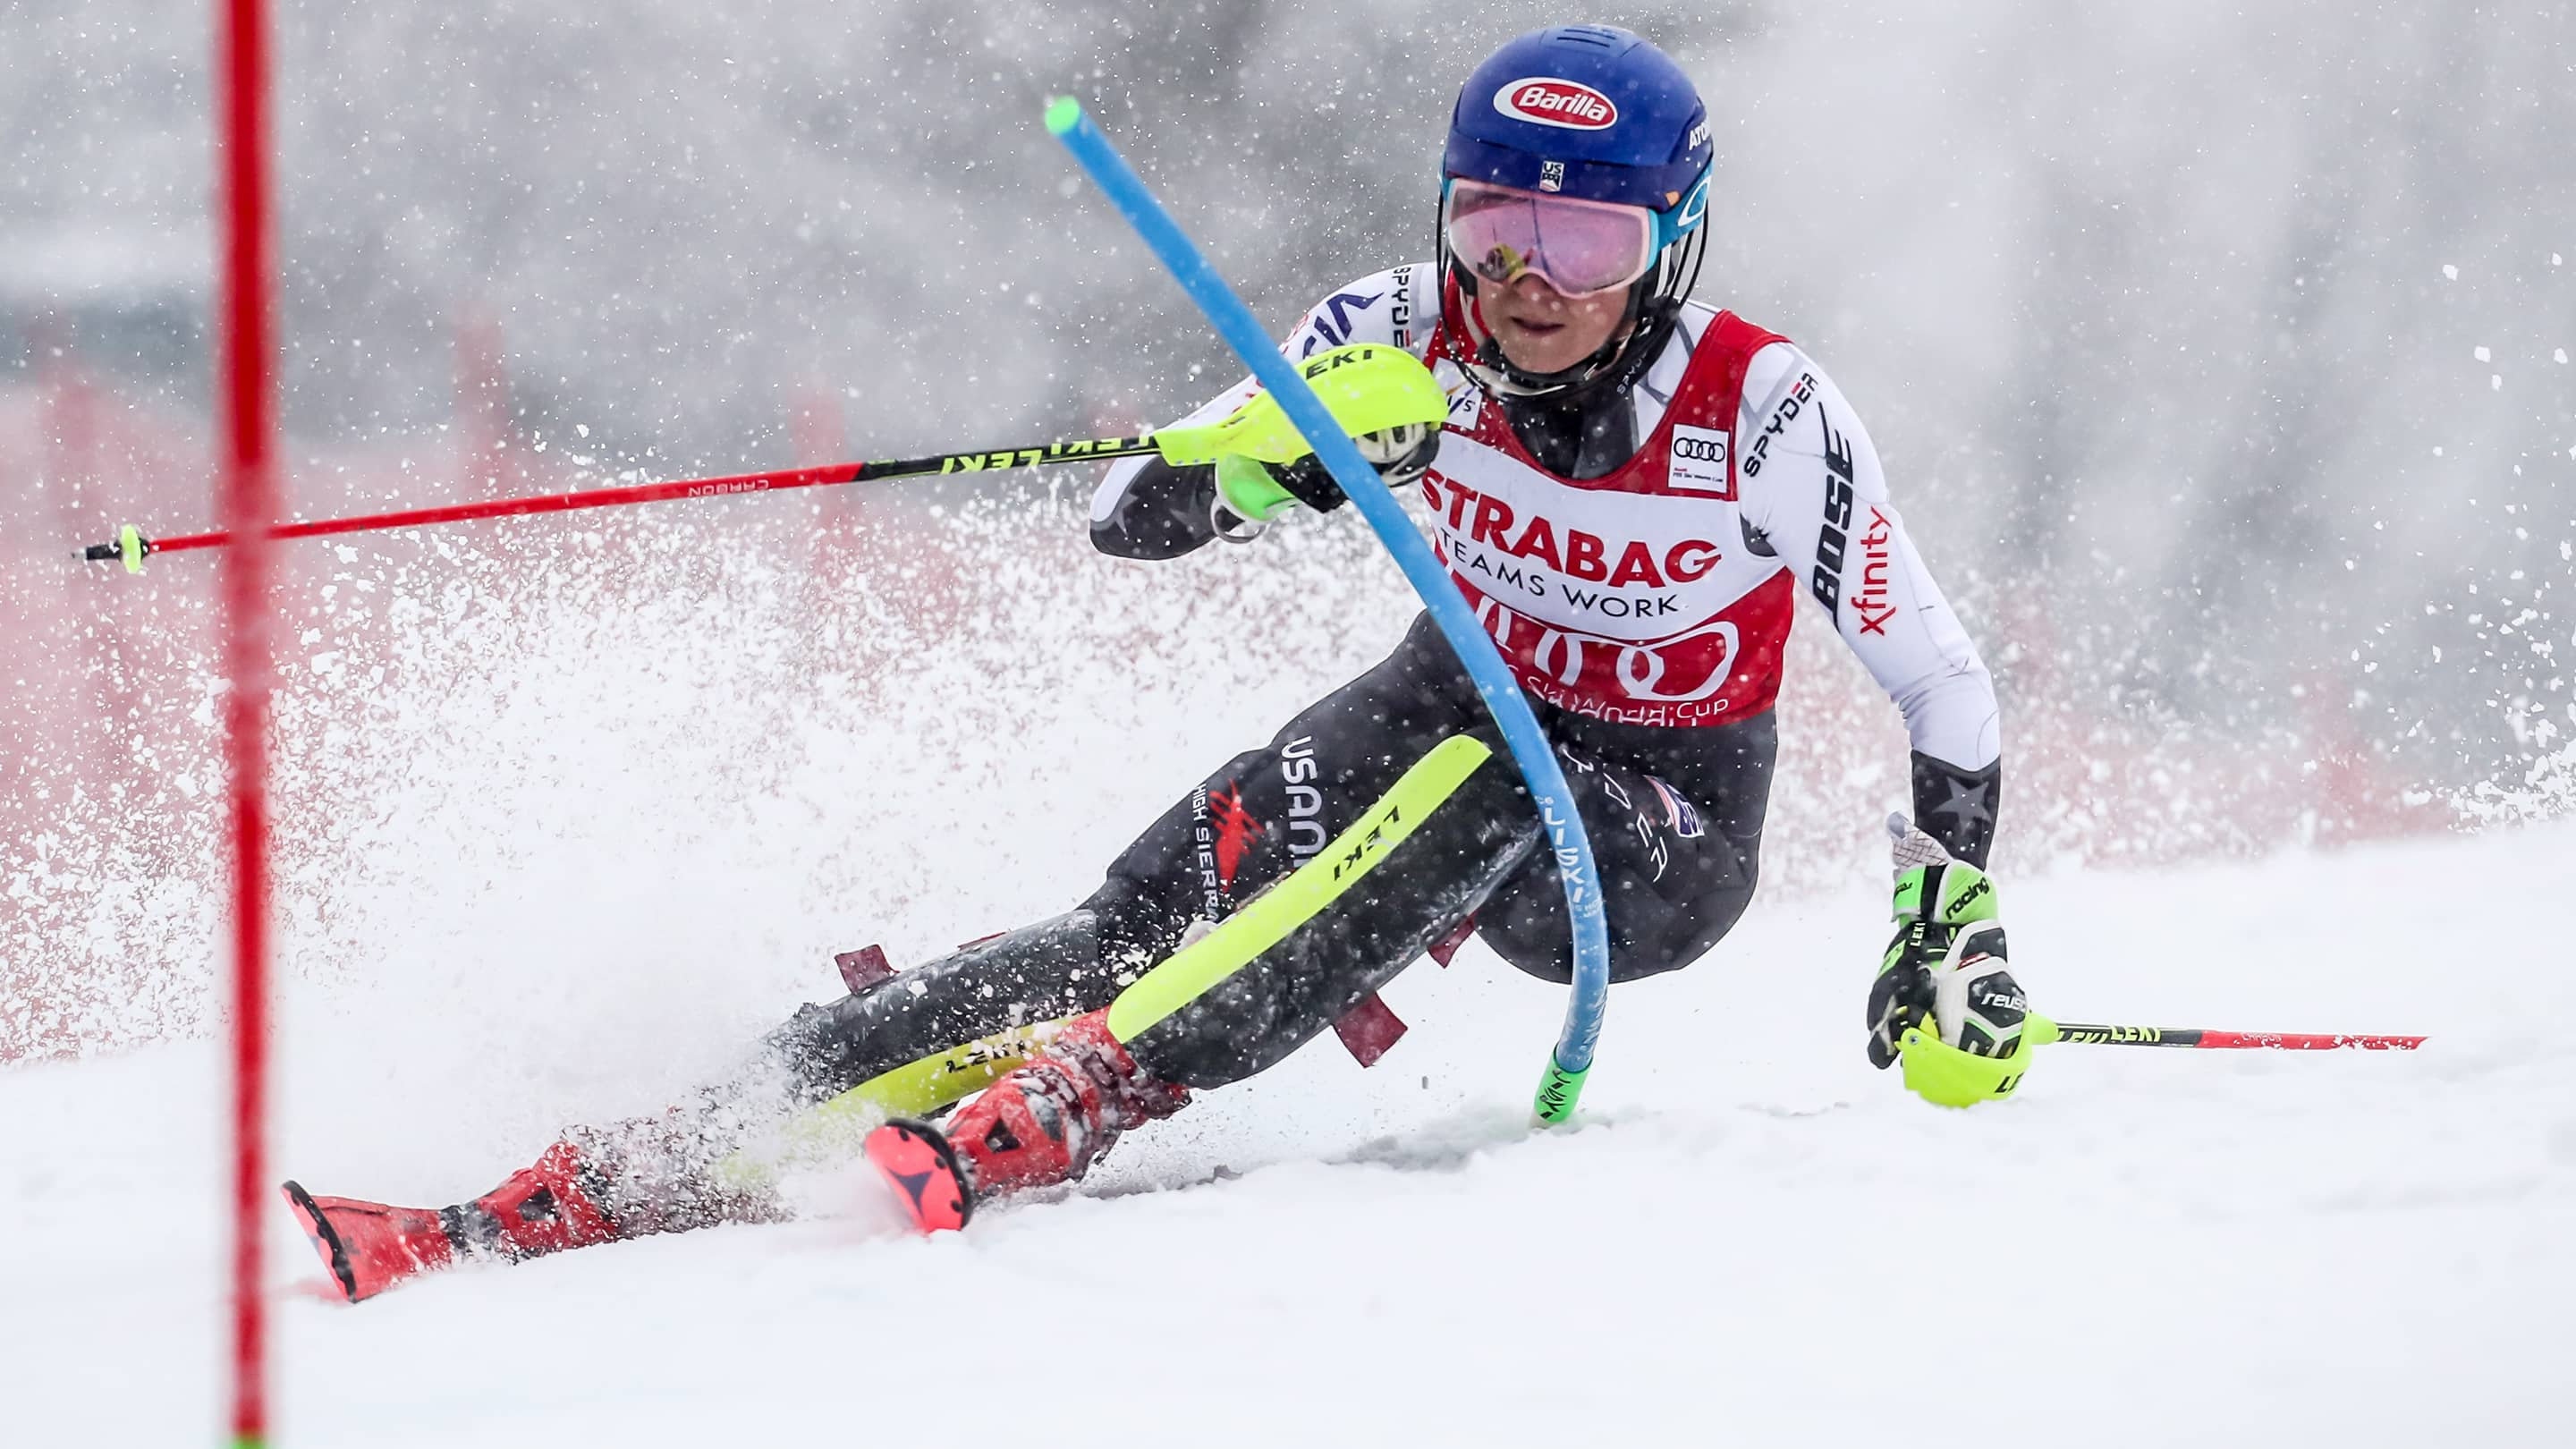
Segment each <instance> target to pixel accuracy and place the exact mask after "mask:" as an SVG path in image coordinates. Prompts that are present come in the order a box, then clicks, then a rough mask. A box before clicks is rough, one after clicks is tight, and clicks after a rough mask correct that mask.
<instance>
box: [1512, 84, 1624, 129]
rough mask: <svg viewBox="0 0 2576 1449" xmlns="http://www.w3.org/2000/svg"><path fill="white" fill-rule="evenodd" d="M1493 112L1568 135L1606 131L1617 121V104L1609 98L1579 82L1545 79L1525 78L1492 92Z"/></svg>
mask: <svg viewBox="0 0 2576 1449" xmlns="http://www.w3.org/2000/svg"><path fill="white" fill-rule="evenodd" d="M1494 109H1495V110H1497V111H1500V112H1502V113H1503V114H1504V115H1506V116H1509V117H1511V118H1512V119H1513V120H1516V121H1536V122H1537V123H1538V124H1540V125H1542V126H1562V127H1564V128H1565V129H1567V130H1569V131H1606V130H1609V129H1610V128H1611V127H1612V126H1614V125H1616V124H1618V120H1619V107H1618V104H1617V103H1616V102H1614V101H1612V100H1611V99H1610V98H1609V97H1608V96H1605V95H1603V94H1601V93H1600V92H1599V91H1596V90H1594V89H1593V88H1592V87H1590V86H1588V85H1585V84H1584V83H1582V82H1581V81H1570V80H1560V79H1558V78H1557V77H1555V76H1545V75H1534V76H1528V77H1524V78H1523V79H1520V80H1516V81H1513V82H1512V83H1511V84H1510V85H1507V86H1505V87H1503V88H1502V89H1501V90H1498V91H1496V92H1494Z"/></svg>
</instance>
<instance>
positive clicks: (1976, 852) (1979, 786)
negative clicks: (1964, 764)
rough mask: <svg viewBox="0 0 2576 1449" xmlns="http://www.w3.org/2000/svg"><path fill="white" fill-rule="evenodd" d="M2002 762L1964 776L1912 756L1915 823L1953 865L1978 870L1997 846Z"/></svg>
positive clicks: (1918, 753)
mask: <svg viewBox="0 0 2576 1449" xmlns="http://www.w3.org/2000/svg"><path fill="white" fill-rule="evenodd" d="M2003 790H2004V762H2003V761H2002V759H2000V758H1998V759H1997V760H1996V761H1995V762H1994V763H1993V764H1991V765H1988V766H1986V767H1985V768H1984V769H1982V770H1962V769H1960V768H1959V767H1958V766H1956V765H1952V764H1947V763H1944V762H1942V761H1940V760H1936V759H1934V758H1932V757H1931V756H1930V755H1927V754H1925V753H1923V752H1922V751H1921V750H1916V751H1915V752H1914V823H1915V824H1916V825H1917V826H1919V827H1921V829H1922V831H1923V833H1924V834H1926V835H1929V836H1931V837H1932V838H1933V839H1934V840H1937V841H1939V842H1941V848H1942V849H1944V850H1946V851H1948V852H1950V855H1951V858H1952V859H1954V860H1964V861H1966V862H1967V863H1968V864H1970V865H1973V866H1975V867H1976V868H1977V869H1979V870H1983V869H1985V868H1986V851H1987V850H1988V849H1989V848H1990V847H1992V846H1993V845H1994V843H1995V806H1996V805H1997V804H1998V803H2000V802H2001V801H2002V799H2003Z"/></svg>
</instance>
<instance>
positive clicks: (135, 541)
mask: <svg viewBox="0 0 2576 1449" xmlns="http://www.w3.org/2000/svg"><path fill="white" fill-rule="evenodd" d="M116 546H117V550H118V551H119V552H120V553H122V554H124V555H125V571H126V572H127V573H129V574H139V573H141V572H143V530H142V529H139V528H137V527H135V526H134V525H133V524H131V523H129V524H127V525H125V526H124V527H123V528H120V529H118V530H117V531H116Z"/></svg>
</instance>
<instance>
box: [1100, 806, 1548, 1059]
mask: <svg viewBox="0 0 2576 1449" xmlns="http://www.w3.org/2000/svg"><path fill="white" fill-rule="evenodd" d="M1516 793H1517V792H1516V788H1515V787H1514V786H1513V785H1512V783H1511V780H1510V777H1509V767H1508V765H1506V764H1504V763H1502V762H1500V761H1488V762H1487V763H1486V764H1485V765H1484V766H1482V767H1481V768H1479V769H1478V770H1477V771H1476V773H1475V774H1474V775H1472V776H1470V777H1469V779H1468V780H1467V781H1466V782H1465V783H1464V784H1462V785H1460V786H1459V787H1458V788H1457V789H1456V790H1455V791H1454V792H1452V793H1451V794H1450V796H1448V797H1447V799H1446V800H1445V801H1444V802H1443V803H1442V804H1441V805H1440V806H1439V807H1437V808H1435V809H1433V810H1432V811H1431V813H1430V814H1429V815H1427V816H1426V817H1424V819H1423V820H1422V822H1421V823H1420V824H1419V825H1418V826H1416V827H1414V829H1413V832H1412V833H1411V834H1410V835H1408V836H1407V837H1406V838H1405V839H1404V840H1403V841H1401V842H1400V843H1398V844H1397V845H1396V846H1395V847H1394V848H1393V849H1392V850H1391V851H1389V852H1388V853H1387V855H1386V857H1385V858H1384V859H1383V860H1382V861H1380V862H1379V863H1378V864H1377V865H1376V866H1375V867H1374V868H1372V869H1371V870H1370V871H1369V872H1368V873H1367V874H1366V875H1364V876H1362V877H1360V878H1359V880H1358V881H1357V883H1355V884H1353V885H1352V886H1350V887H1349V888H1347V889H1346V890H1344V891H1342V892H1341V893H1340V894H1338V895H1336V896H1334V897H1333V898H1332V899H1331V900H1330V901H1329V902H1327V903H1326V904H1325V905H1324V906H1323V907H1322V908H1321V909H1319V910H1317V911H1316V912H1315V913H1314V914H1313V915H1311V916H1309V917H1307V918H1306V919H1304V920H1302V921H1300V922H1299V923H1298V924H1297V925H1296V926H1295V927H1293V928H1292V929H1291V930H1290V931H1289V932H1288V934H1287V935H1286V936H1284V937H1282V938H1281V939H1280V940H1279V941H1278V942H1276V943H1275V944H1273V945H1272V946H1271V947H1270V948H1269V949H1267V950H1265V951H1263V952H1262V953H1261V954H1260V955H1258V956H1256V957H1254V958H1252V959H1251V960H1250V961H1248V962H1246V963H1245V964H1244V965H1243V966H1241V967H1239V968H1237V969H1236V970H1235V971H1233V972H1232V973H1231V974H1229V975H1227V976H1226V977H1225V978H1224V979H1223V980H1221V981H1219V982H1218V983H1217V984H1215V985H1214V986H1212V987H1210V988H1208V989H1207V990H1206V991H1205V992H1203V993H1202V994H1200V995H1199V996H1197V997H1195V998H1193V999H1192V1000H1191V1001H1190V1002H1189V1003H1188V1004H1187V1005H1185V1006H1183V1007H1181V1008H1180V1009H1179V1010H1176V1011H1174V1012H1173V1013H1172V1014H1171V1015H1169V1016H1166V1017H1164V1018H1163V1019H1162V1020H1160V1021H1158V1022H1156V1023H1155V1024H1154V1025H1153V1026H1151V1027H1149V1028H1147V1029H1146V1030H1145V1031H1143V1032H1141V1033H1139V1034H1138V1035H1137V1036H1136V1038H1135V1039H1134V1040H1133V1041H1131V1042H1130V1043H1129V1046H1130V1049H1131V1050H1132V1051H1134V1053H1135V1055H1136V1060H1137V1062H1138V1063H1139V1064H1140V1065H1142V1066H1143V1067H1144V1068H1145V1069H1146V1070H1147V1071H1150V1072H1152V1073H1153V1074H1154V1075H1156V1076H1158V1077H1161V1078H1163V1079H1164V1080H1166V1081H1172V1082H1177V1083H1180V1084H1182V1085H1184V1086H1189V1087H1198V1088H1206V1087H1216V1086H1223V1085H1225V1084H1226V1083H1229V1082H1234V1081H1239V1080H1241V1079H1242V1078H1244V1077H1248V1076H1251V1075H1253V1074H1254V1073H1256V1072H1260V1071H1264V1070H1267V1069H1268V1068H1269V1067H1271V1066H1273V1065H1276V1064H1277V1063H1278V1062H1279V1061H1281V1060H1282V1059H1284V1058H1285V1057H1287V1056H1288V1054H1289V1053H1291V1052H1293V1051H1295V1050H1296V1049H1297V1048H1298V1047H1300V1046H1303V1045H1305V1044H1306V1043H1307V1042H1308V1041H1310V1040H1312V1039H1313V1038H1314V1037H1315V1036H1316V1035H1317V1034H1318V1033H1320V1032H1322V1031H1323V1030H1324V1028H1325V1027H1327V1026H1330V1025H1331V1024H1332V1023H1333V1021H1334V1020H1335V1019H1337V1018H1339V1017H1340V1016H1341V1015H1342V1014H1343V1013H1344V1012H1346V1011H1348V1010H1350V1009H1351V1008H1352V1007H1353V1006H1356V1005H1357V1004H1359V1002H1360V1001H1361V1000H1363V999H1365V998H1366V997H1367V996H1368V995H1369V994H1370V993H1371V992H1373V991H1376V990H1377V989H1378V988H1379V987H1381V986H1384V985H1385V984H1386V983H1387V982H1388V981H1390V980H1392V979H1394V977H1395V976H1396V974H1397V973H1398V972H1401V971H1402V970H1404V968H1405V967H1407V966H1409V965H1411V964H1413V962H1414V961H1416V960H1418V959H1420V957H1421V956H1422V954H1423V953H1424V952H1425V951H1427V950H1428V949H1429V948H1430V947H1431V946H1432V944H1433V943H1435V942H1437V941H1439V940H1440V938H1441V937H1443V936H1445V935H1447V934H1448V933H1449V932H1450V931H1451V930H1453V929H1454V928H1455V927H1456V925H1457V923H1458V922H1459V921H1461V920H1463V919H1465V918H1466V917H1467V916H1468V915H1470V914H1472V913H1473V912H1474V911H1475V910H1476V908H1477V907H1478V906H1479V905H1481V904H1482V903H1483V902H1484V900H1485V898H1486V897H1487V896H1488V895H1490V894H1491V893H1492V891H1493V889H1494V887H1495V886H1496V885H1497V884H1498V883H1500V882H1501V881H1502V880H1503V879H1504V878H1505V877H1507V876H1508V875H1510V874H1511V873H1512V871H1513V870H1515V869H1517V868H1518V867H1519V866H1520V865H1521V863H1522V862H1523V861H1525V860H1526V859H1527V858H1528V857H1529V856H1530V855H1531V854H1532V853H1533V852H1534V851H1536V850H1537V848H1538V843H1539V830H1538V827H1537V823H1536V822H1535V821H1534V820H1531V819H1528V818H1527V810H1526V807H1525V806H1524V807H1522V808H1519V809H1515V808H1513V796H1514V795H1515V794H1516ZM1310 868H1311V867H1310ZM1113 1020H1114V1017H1113Z"/></svg>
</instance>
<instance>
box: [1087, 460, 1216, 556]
mask: <svg viewBox="0 0 2576 1449" xmlns="http://www.w3.org/2000/svg"><path fill="white" fill-rule="evenodd" d="M1215 502H1216V465H1215V464H1213V463H1202V464H1198V465H1196V466H1193V467H1188V468H1175V467H1173V466H1172V465H1171V464H1169V463H1166V462H1164V461H1163V460H1162V459H1160V458H1149V459H1147V460H1146V462H1145V466H1144V469H1143V470H1142V471H1140V472H1139V473H1137V475H1136V476H1135V478H1134V479H1132V480H1130V481H1129V483H1128V485H1127V491H1126V493H1125V494H1123V495H1121V496H1120V498H1119V500H1118V508H1117V511H1116V512H1114V513H1112V514H1110V515H1109V517H1107V518H1106V519H1095V520H1093V522H1092V525H1091V546H1092V547H1094V548H1096V549H1098V550H1100V551H1101V552H1102V553H1105V554H1114V555H1116V556H1117V557H1119V558H1142V559H1165V558H1179V557H1180V556H1181V555H1182V554H1185V553H1188V552H1189V551H1191V550H1192V549H1195V548H1198V547H1199V546H1200V545H1202V544H1205V543H1206V542H1207V541H1208V540H1209V539H1212V538H1214V537H1216V523H1215V521H1214V520H1213V519H1212V518H1211V517H1210V515H1209V509H1210V507H1211V506H1212V505H1213V504H1214V503H1215Z"/></svg>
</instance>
